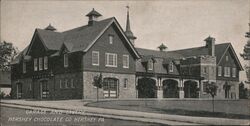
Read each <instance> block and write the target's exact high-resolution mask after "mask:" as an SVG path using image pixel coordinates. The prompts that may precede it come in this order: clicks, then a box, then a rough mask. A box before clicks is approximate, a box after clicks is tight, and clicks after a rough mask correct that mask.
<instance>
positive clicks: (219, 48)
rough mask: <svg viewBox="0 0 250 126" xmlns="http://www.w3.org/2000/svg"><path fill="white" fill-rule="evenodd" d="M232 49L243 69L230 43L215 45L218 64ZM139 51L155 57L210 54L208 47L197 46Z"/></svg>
mask: <svg viewBox="0 0 250 126" xmlns="http://www.w3.org/2000/svg"><path fill="white" fill-rule="evenodd" d="M229 48H230V49H231V50H232V52H233V54H234V57H235V60H236V62H237V64H238V65H239V68H240V69H241V70H243V67H242V66H241V63H240V61H239V59H238V57H237V55H236V53H235V51H234V49H233V47H232V45H231V44H230V43H222V44H216V45H215V56H216V62H217V64H219V63H220V61H221V59H222V57H223V56H224V55H225V52H226V51H227V50H228V49H229ZM137 51H138V52H139V53H140V55H144V56H147V55H153V56H155V57H160V58H164V59H166V58H167V59H168V58H175V59H179V58H184V57H192V56H202V55H208V50H207V47H205V46H202V47H195V48H188V49H181V50H174V51H158V50H149V49H141V48H137Z"/></svg>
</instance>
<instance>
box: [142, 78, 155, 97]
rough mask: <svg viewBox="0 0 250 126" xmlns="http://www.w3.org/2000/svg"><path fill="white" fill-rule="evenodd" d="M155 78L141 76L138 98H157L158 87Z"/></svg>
mask: <svg viewBox="0 0 250 126" xmlns="http://www.w3.org/2000/svg"><path fill="white" fill-rule="evenodd" d="M155 84H156V82H155V80H154V79H151V78H141V79H139V80H138V85H137V90H138V98H156V97H157V87H156V85H155Z"/></svg>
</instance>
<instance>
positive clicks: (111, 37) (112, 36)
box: [109, 35, 114, 44]
mask: <svg viewBox="0 0 250 126" xmlns="http://www.w3.org/2000/svg"><path fill="white" fill-rule="evenodd" d="M113 41H114V35H109V44H113Z"/></svg>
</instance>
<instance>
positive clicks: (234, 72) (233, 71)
mask: <svg viewBox="0 0 250 126" xmlns="http://www.w3.org/2000/svg"><path fill="white" fill-rule="evenodd" d="M232 77H236V68H232Z"/></svg>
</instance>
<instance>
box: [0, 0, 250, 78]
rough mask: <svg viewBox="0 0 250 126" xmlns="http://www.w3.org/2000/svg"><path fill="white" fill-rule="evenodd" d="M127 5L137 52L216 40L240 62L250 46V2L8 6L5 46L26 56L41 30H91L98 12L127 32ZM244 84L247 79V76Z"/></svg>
mask: <svg viewBox="0 0 250 126" xmlns="http://www.w3.org/2000/svg"><path fill="white" fill-rule="evenodd" d="M127 5H129V6H130V24H131V29H132V32H133V33H134V35H135V36H136V37H137V39H136V41H135V46H136V47H140V48H148V49H157V47H158V46H159V45H160V44H161V43H163V44H165V45H166V46H167V47H168V50H177V49H183V48H190V47H198V46H204V45H205V42H204V39H205V38H206V37H208V36H209V35H210V36H212V37H214V38H215V39H216V44H218V43H226V42H230V43H231V44H232V45H233V47H234V49H235V51H236V53H237V55H238V56H239V54H240V53H241V52H242V49H243V46H244V45H245V44H246V41H247V39H246V38H245V37H244V36H245V32H247V31H249V27H248V23H249V22H250V21H249V20H250V15H249V14H250V0H220V1H217V0H155V1H153V0H152V1H151V0H144V1H143V0H140V1H139V0H138V1H132V0H131V1H121V0H119V1H115V0H113V1H107V0H106V1H81V0H75V1H67V0H51V1H49V0H45V1H39V0H8V1H7V0H2V1H1V27H0V28H1V38H0V40H1V41H3V40H5V41H8V42H12V43H14V45H15V46H17V47H18V48H19V50H22V49H24V48H25V47H26V46H27V45H28V44H29V43H30V41H31V38H32V36H33V33H34V31H35V28H45V27H46V26H48V24H49V23H51V24H52V25H53V26H54V27H55V28H56V29H57V31H59V32H61V31H65V30H69V29H72V28H76V27H79V26H83V25H86V24H87V22H88V18H87V17H86V16H85V15H86V14H87V13H88V12H90V11H91V10H92V8H95V10H96V11H98V12H99V13H101V14H102V15H103V16H102V17H101V18H102V19H105V18H109V17H115V18H116V19H117V20H118V22H119V23H120V24H121V26H122V27H123V29H125V24H126V11H127V10H126V6H127ZM239 59H240V61H241V62H242V65H243V66H244V64H245V62H244V61H243V59H242V58H241V57H240V56H239ZM240 78H241V80H244V79H245V73H244V72H241V77H240Z"/></svg>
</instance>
